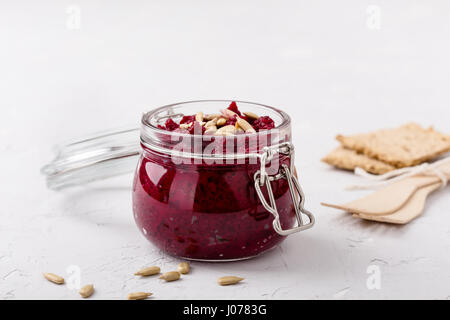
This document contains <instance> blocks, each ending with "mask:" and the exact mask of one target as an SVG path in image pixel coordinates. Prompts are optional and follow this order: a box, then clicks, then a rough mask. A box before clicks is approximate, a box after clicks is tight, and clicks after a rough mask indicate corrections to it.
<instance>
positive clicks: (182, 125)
mask: <svg viewBox="0 0 450 320" xmlns="http://www.w3.org/2000/svg"><path fill="white" fill-rule="evenodd" d="M192 124H193V122H189V123H182V124H180V128H181V129H189V128H190V127H191V126H192Z"/></svg>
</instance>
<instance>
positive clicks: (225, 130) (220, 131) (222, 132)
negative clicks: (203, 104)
mask: <svg viewBox="0 0 450 320" xmlns="http://www.w3.org/2000/svg"><path fill="white" fill-rule="evenodd" d="M235 132H236V128H235V127H234V126H233V125H231V124H230V125H228V126H224V127H222V128H220V129H218V130H217V131H216V133H215V135H219V136H220V135H228V134H234V133H235Z"/></svg>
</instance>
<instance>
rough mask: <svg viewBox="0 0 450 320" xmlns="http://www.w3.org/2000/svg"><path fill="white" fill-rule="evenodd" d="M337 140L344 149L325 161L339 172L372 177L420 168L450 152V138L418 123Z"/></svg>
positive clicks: (332, 154) (334, 152) (339, 136)
mask: <svg viewBox="0 0 450 320" xmlns="http://www.w3.org/2000/svg"><path fill="white" fill-rule="evenodd" d="M336 139H337V140H338V141H339V142H340V143H341V146H340V147H338V148H337V149H335V150H333V151H332V152H331V153H330V154H329V155H327V156H326V157H325V158H323V159H322V161H324V162H326V163H328V164H330V165H332V166H335V167H337V168H340V169H345V170H354V169H355V168H362V169H364V170H365V171H367V172H370V173H373V174H384V173H387V172H389V171H392V170H395V169H400V168H404V167H411V166H415V165H419V164H421V163H424V162H428V161H430V160H433V159H434V158H436V157H438V156H440V155H443V154H445V153H447V152H449V151H450V136H448V135H445V134H443V133H440V132H437V131H435V130H434V129H433V128H428V129H424V128H422V127H421V126H420V125H418V124H416V123H408V124H406V125H404V126H401V127H399V128H395V129H384V130H379V131H375V132H372V133H364V134H355V135H350V136H342V135H338V136H337V137H336Z"/></svg>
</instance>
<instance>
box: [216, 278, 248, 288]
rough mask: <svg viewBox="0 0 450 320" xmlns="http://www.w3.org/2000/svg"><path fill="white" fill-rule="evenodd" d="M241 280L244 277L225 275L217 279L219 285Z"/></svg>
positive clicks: (227, 284)
mask: <svg viewBox="0 0 450 320" xmlns="http://www.w3.org/2000/svg"><path fill="white" fill-rule="evenodd" d="M242 280H244V278H241V277H235V276H226V277H221V278H219V279H218V280H217V282H218V283H219V284H220V285H221V286H229V285H232V284H236V283H238V282H241V281H242Z"/></svg>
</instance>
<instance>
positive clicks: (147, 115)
mask: <svg viewBox="0 0 450 320" xmlns="http://www.w3.org/2000/svg"><path fill="white" fill-rule="evenodd" d="M233 101H234V102H236V103H245V104H250V105H255V106H258V107H262V108H265V109H269V110H271V111H273V112H276V113H278V114H279V115H280V116H281V118H282V119H283V120H282V122H281V123H280V124H278V125H277V126H275V127H274V128H273V129H270V130H267V132H270V131H271V130H274V129H278V130H282V129H283V128H286V127H288V126H289V125H290V123H291V118H290V117H289V115H288V114H287V113H286V112H284V111H282V110H280V109H277V108H275V107H272V106H269V105H265V104H262V103H257V102H250V101H243V100H228V99H204V100H190V101H184V102H177V103H171V104H168V105H164V106H161V107H158V108H156V109H153V110H150V111H148V112H145V113H144V114H143V115H142V118H141V124H142V125H143V126H145V127H147V128H150V129H152V130H156V131H158V132H160V133H162V134H170V135H171V136H180V137H183V136H192V135H191V134H189V133H181V132H172V131H167V130H163V129H161V128H158V127H157V126H154V125H153V124H152V123H151V122H150V121H149V119H151V118H152V117H154V115H155V114H158V113H159V112H161V111H163V110H165V109H169V108H171V107H177V106H181V105H187V104H190V103H207V102H223V103H231V102H233ZM254 134H255V133H244V134H241V136H252V135H254Z"/></svg>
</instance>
